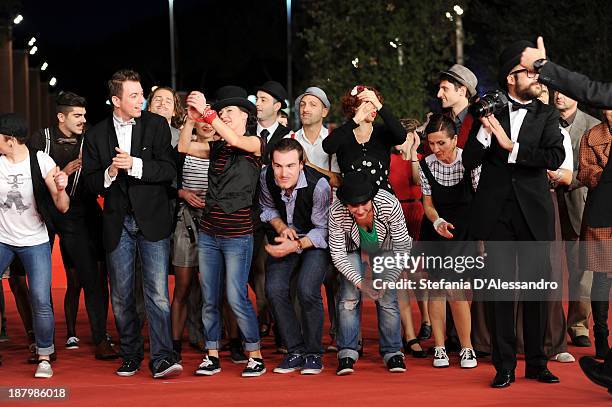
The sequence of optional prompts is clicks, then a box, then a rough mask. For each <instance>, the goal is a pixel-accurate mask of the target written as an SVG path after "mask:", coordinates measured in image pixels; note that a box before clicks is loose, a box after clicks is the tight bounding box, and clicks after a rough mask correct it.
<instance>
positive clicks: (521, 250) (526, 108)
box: [463, 41, 565, 388]
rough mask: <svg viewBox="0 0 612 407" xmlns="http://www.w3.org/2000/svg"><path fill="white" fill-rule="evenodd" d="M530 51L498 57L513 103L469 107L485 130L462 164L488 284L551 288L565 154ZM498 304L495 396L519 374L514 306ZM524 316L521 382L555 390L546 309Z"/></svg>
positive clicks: (536, 304)
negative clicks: (556, 186)
mask: <svg viewBox="0 0 612 407" xmlns="http://www.w3.org/2000/svg"><path fill="white" fill-rule="evenodd" d="M530 46H533V45H532V44H531V43H530V42H528V41H518V42H515V43H513V44H511V45H510V46H509V47H508V48H506V49H505V50H504V51H503V52H502V54H501V55H500V58H499V63H500V69H499V76H498V79H499V83H500V86H502V88H505V89H506V90H507V94H508V98H509V100H510V103H503V102H504V100H503V98H504V97H505V94H503V93H498V94H497V97H496V98H491V99H489V100H484V101H482V100H481V101H479V102H477V103H476V104H475V105H474V107H473V108H472V110H471V111H472V112H473V113H474V114H475V115H479V116H481V117H480V121H481V123H482V126H480V128H477V127H474V128H473V129H472V132H471V134H470V137H469V138H468V141H467V144H466V146H465V149H464V152H463V164H464V167H465V169H466V171H469V170H472V169H474V168H476V167H477V166H478V165H482V171H481V175H480V181H479V185H478V189H477V191H476V194H475V196H474V200H473V204H472V208H471V211H470V234H471V237H472V238H474V239H477V240H483V241H485V248H486V251H487V255H488V267H487V270H486V271H487V273H488V274H489V276H490V278H495V277H498V278H501V279H502V280H504V278H503V277H504V276H512V279H514V276H515V274H518V278H519V280H520V281H538V280H540V279H544V281H548V277H549V275H550V259H549V258H548V250H547V246H546V244H547V243H546V242H550V241H552V240H554V209H553V203H552V200H551V195H550V192H549V190H548V178H547V173H546V170H547V169H551V170H556V169H557V168H559V166H560V165H561V163H562V162H563V160H564V158H565V151H564V148H563V136H562V135H561V131H560V129H559V113H558V111H557V110H556V109H554V108H553V107H552V106H547V105H544V104H543V103H542V102H540V101H539V100H537V97H538V96H539V94H540V93H541V91H542V87H541V85H540V84H539V83H538V82H537V80H538V75H537V73H536V72H534V71H531V70H528V69H525V68H523V67H522V66H520V64H519V62H520V58H521V53H522V52H523V50H524V49H525V48H527V47H530ZM491 113H494V114H491ZM495 241H498V242H502V241H515V242H517V243H518V242H519V241H522V242H525V241H528V242H530V244H529V245H525V244H523V245H521V246H519V245H513V246H512V247H505V248H500V245H496V244H491V243H494V242H495ZM536 242H541V243H536ZM517 261H518V273H516V264H517ZM499 299H500V298H496V300H497V301H490V302H488V303H487V307H488V315H489V320H490V323H491V325H490V326H491V342H492V359H493V364H494V366H495V369H496V371H497V374H496V375H495V378H494V380H493V382H492V383H491V386H492V387H494V388H502V387H508V386H510V384H511V383H512V382H514V369H515V368H516V337H515V320H516V318H515V316H514V301H512V299H508V300H507V301H499ZM523 310H524V314H525V316H526V318H524V319H523V324H524V326H523V332H524V339H525V361H526V372H525V376H526V377H527V378H529V379H537V380H538V381H540V382H543V383H558V382H559V379H558V378H557V377H556V376H554V375H553V374H552V373H551V372H550V371H549V370H548V369H547V368H546V364H547V358H546V353H545V352H544V332H545V323H546V307H545V305H544V303H543V302H542V301H525V302H524V308H523Z"/></svg>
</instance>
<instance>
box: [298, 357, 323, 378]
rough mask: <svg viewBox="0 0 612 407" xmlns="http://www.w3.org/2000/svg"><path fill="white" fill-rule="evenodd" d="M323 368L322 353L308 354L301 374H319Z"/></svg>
mask: <svg viewBox="0 0 612 407" xmlns="http://www.w3.org/2000/svg"><path fill="white" fill-rule="evenodd" d="M322 370H323V360H322V359H321V356H320V355H308V356H306V359H305V361H304V366H303V367H302V371H301V372H300V373H301V374H319V373H321V371H322Z"/></svg>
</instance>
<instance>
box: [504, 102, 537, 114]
mask: <svg viewBox="0 0 612 407" xmlns="http://www.w3.org/2000/svg"><path fill="white" fill-rule="evenodd" d="M510 103H512V111H513V112H514V111H515V110H519V109H526V110H527V111H530V112H532V111H533V109H534V105H533V102H529V103H525V104H522V103H519V102H516V101H514V100H512V99H510Z"/></svg>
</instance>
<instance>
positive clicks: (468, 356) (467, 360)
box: [459, 348, 478, 369]
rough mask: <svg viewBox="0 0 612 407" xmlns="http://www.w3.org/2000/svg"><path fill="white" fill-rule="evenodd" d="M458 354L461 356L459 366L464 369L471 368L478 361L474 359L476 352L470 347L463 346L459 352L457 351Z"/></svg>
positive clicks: (476, 364)
mask: <svg viewBox="0 0 612 407" xmlns="http://www.w3.org/2000/svg"><path fill="white" fill-rule="evenodd" d="M459 356H461V367H462V368H464V369H472V368H474V367H476V366H478V361H477V360H476V353H475V352H474V349H472V348H463V349H461V352H459Z"/></svg>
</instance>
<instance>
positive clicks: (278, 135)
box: [263, 124, 291, 165]
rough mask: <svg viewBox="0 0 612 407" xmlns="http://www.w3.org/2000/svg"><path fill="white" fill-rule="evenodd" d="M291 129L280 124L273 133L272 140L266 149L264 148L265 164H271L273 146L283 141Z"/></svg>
mask: <svg viewBox="0 0 612 407" xmlns="http://www.w3.org/2000/svg"><path fill="white" fill-rule="evenodd" d="M290 132H291V130H289V128H287V127H285V126H283V125H282V124H279V125H278V127H277V128H276V130H274V133H272V137H270V141H268V143H267V144H266V149H265V150H264V156H263V163H264V164H265V165H269V164H270V161H272V157H270V152H271V151H272V147H274V145H275V144H276V143H278V142H279V141H281V140H282V139H283V138H284V137H285V136H286V135H287V134H289V133H290Z"/></svg>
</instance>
